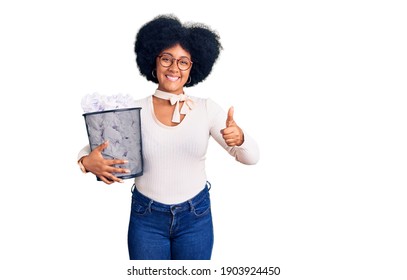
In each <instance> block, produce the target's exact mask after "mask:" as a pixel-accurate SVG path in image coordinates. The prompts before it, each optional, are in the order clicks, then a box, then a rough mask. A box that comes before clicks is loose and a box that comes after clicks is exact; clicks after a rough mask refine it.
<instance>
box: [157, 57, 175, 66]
mask: <svg viewBox="0 0 407 280" xmlns="http://www.w3.org/2000/svg"><path fill="white" fill-rule="evenodd" d="M172 60H173V57H172V56H170V55H167V54H163V55H162V56H161V57H160V63H161V65H162V66H164V67H170V66H171V64H172Z"/></svg>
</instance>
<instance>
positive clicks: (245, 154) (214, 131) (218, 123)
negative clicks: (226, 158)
mask: <svg viewBox="0 0 407 280" xmlns="http://www.w3.org/2000/svg"><path fill="white" fill-rule="evenodd" d="M206 107H207V111H208V117H209V126H210V127H209V129H210V134H211V136H212V137H213V138H214V139H215V141H216V142H218V143H219V145H221V146H222V147H223V148H224V149H225V150H226V151H228V153H229V154H230V155H231V156H233V157H234V158H235V159H236V160H237V161H239V162H241V163H243V164H256V163H257V162H258V161H259V157H260V153H259V148H258V146H257V143H256V141H255V140H254V139H253V138H252V137H250V135H248V134H247V133H246V132H245V131H243V133H244V142H243V144H242V145H241V146H234V147H229V146H228V145H227V144H226V142H225V140H224V139H223V137H222V133H221V130H222V129H224V128H225V122H226V118H227V113H226V112H225V111H224V110H223V109H222V108H221V107H220V106H219V105H218V104H216V103H215V102H214V101H212V100H211V99H207V102H206Z"/></svg>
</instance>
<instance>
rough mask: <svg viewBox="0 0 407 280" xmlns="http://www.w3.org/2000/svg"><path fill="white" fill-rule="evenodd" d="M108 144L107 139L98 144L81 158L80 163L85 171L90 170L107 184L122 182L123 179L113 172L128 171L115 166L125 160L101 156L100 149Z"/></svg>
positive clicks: (125, 161)
mask: <svg viewBox="0 0 407 280" xmlns="http://www.w3.org/2000/svg"><path fill="white" fill-rule="evenodd" d="M108 145H109V142H108V141H106V142H104V143H103V144H100V145H99V146H98V147H96V148H95V149H94V150H93V151H92V152H91V153H90V154H89V155H87V156H85V157H83V158H82V159H81V160H82V164H83V166H84V167H85V169H86V171H89V172H92V173H93V174H95V175H96V176H97V177H99V179H100V180H102V181H103V182H105V183H106V184H108V185H110V184H112V183H114V182H119V183H123V180H122V179H120V178H117V177H116V176H114V175H113V173H129V172H130V170H128V169H125V168H117V167H115V165H116V164H126V163H127V160H121V159H105V158H103V156H102V151H103V150H104V149H106V147H107V146H108Z"/></svg>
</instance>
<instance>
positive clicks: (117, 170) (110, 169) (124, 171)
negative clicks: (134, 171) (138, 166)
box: [107, 167, 131, 173]
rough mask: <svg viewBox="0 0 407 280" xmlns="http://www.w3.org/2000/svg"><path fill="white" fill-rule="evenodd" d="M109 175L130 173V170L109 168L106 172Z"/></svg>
mask: <svg viewBox="0 0 407 280" xmlns="http://www.w3.org/2000/svg"><path fill="white" fill-rule="evenodd" d="M107 172H109V173H130V172H131V171H130V169H127V168H119V167H111V168H109V169H108V170H107Z"/></svg>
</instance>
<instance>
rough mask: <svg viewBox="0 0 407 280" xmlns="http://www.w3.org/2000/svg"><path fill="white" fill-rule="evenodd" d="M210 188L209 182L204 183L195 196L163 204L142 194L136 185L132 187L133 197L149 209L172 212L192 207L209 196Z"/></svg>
mask: <svg viewBox="0 0 407 280" xmlns="http://www.w3.org/2000/svg"><path fill="white" fill-rule="evenodd" d="M210 189H211V184H210V183H209V182H207V183H206V185H205V187H204V189H203V190H202V191H200V192H199V193H198V194H197V195H196V196H194V197H193V198H191V199H188V200H187V201H184V202H181V203H177V204H164V203H160V202H157V201H154V200H152V199H151V198H149V197H147V196H145V195H143V194H142V193H140V192H139V191H138V190H137V187H136V185H135V184H134V185H133V187H132V193H133V199H136V200H137V201H138V202H140V203H142V204H145V205H146V206H147V205H148V206H149V207H151V209H153V210H156V211H161V212H173V211H174V210H175V209H176V210H177V211H184V210H190V209H193V208H194V206H195V205H197V204H198V203H199V202H201V201H202V200H203V199H205V198H206V197H208V196H209V190H210Z"/></svg>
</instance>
